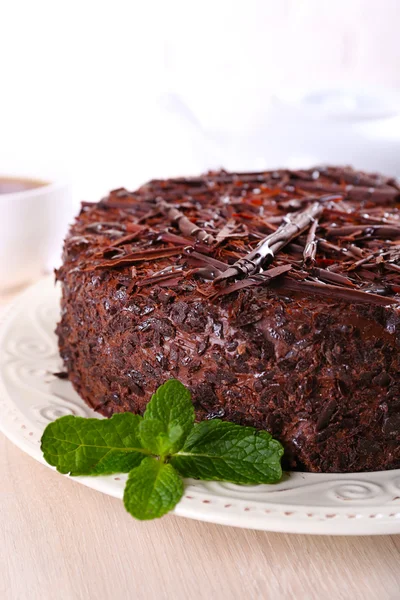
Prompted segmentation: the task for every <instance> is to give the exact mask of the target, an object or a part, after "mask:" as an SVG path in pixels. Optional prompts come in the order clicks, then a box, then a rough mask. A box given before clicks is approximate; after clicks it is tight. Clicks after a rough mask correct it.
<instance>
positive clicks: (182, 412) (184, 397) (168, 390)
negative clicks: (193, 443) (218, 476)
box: [144, 379, 194, 454]
mask: <svg viewBox="0 0 400 600" xmlns="http://www.w3.org/2000/svg"><path fill="white" fill-rule="evenodd" d="M191 398H192V397H191V394H190V391H189V390H188V389H187V388H186V387H185V386H184V385H183V384H182V383H181V382H180V381H178V380H177V379H170V380H169V381H166V382H165V383H164V384H163V385H161V386H160V387H159V388H158V390H157V391H156V392H155V394H153V396H152V397H151V400H150V402H149V403H148V405H147V407H146V410H145V413H144V420H145V421H147V420H150V419H151V420H154V419H155V420H157V421H161V423H163V425H164V434H165V435H166V436H167V438H168V440H169V441H170V447H169V449H168V450H167V452H168V453H169V454H174V453H175V452H178V450H180V449H181V448H182V446H183V444H184V443H185V439H186V438H187V436H188V435H189V433H190V431H191V429H192V427H193V423H194V408H193V404H192V400H191ZM178 426H179V427H180V428H181V433H180V435H177V432H178V429H177V427H178Z"/></svg>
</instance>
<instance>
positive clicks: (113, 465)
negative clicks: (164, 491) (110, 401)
mask: <svg viewBox="0 0 400 600" xmlns="http://www.w3.org/2000/svg"><path fill="white" fill-rule="evenodd" d="M141 421H142V417H140V416H139V415H134V414H132V413H121V414H116V415H114V416H113V417H111V419H85V418H82V417H74V416H72V415H68V416H66V417H61V418H60V419H57V420H56V421H53V423H50V424H49V425H47V427H46V429H45V430H44V433H43V436H42V446H41V448H42V452H43V456H44V458H45V460H46V461H47V462H48V463H49V464H50V465H52V466H53V467H56V468H57V471H59V472H60V473H69V474H70V475H109V474H112V473H128V472H129V471H131V470H132V469H133V468H134V467H137V466H138V465H139V464H140V463H141V461H142V460H143V458H144V457H145V456H146V455H148V454H149V452H148V451H147V450H146V449H144V448H143V446H142V443H141V441H140V438H139V424H140V422H141Z"/></svg>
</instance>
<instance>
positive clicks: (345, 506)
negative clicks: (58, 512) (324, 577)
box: [0, 278, 400, 535]
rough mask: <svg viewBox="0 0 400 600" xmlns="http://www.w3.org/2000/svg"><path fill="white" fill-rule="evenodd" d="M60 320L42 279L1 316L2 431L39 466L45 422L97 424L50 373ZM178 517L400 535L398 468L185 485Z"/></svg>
mask: <svg viewBox="0 0 400 600" xmlns="http://www.w3.org/2000/svg"><path fill="white" fill-rule="evenodd" d="M58 314H59V290H58V288H56V287H55V286H54V283H53V280H52V278H47V279H44V280H42V281H41V282H39V283H38V284H36V285H34V286H33V287H31V288H29V289H28V290H26V291H25V292H24V293H23V294H22V295H21V296H20V297H19V298H18V300H17V301H16V302H15V303H14V305H13V306H12V307H11V308H9V309H8V310H6V311H5V313H3V316H2V323H1V326H0V428H1V430H2V431H3V432H4V433H5V434H6V436H7V437H8V438H9V439H10V440H11V441H13V442H14V443H15V444H16V445H17V446H19V447H20V448H21V449H22V450H24V451H25V452H26V453H27V454H29V455H30V456H32V457H33V458H35V459H36V460H38V461H39V462H42V463H44V461H43V458H42V455H41V452H40V437H41V434H42V432H43V429H44V427H45V426H46V424H47V423H49V422H50V421H52V420H53V419H56V418H57V417H60V416H62V415H67V414H74V415H81V416H87V417H88V416H90V417H96V418H101V417H100V416H99V415H98V414H96V413H95V412H93V411H92V410H91V409H90V408H88V407H87V406H86V405H85V403H84V402H83V401H82V400H81V398H80V397H79V396H78V395H77V394H76V393H75V392H74V390H73V389H72V386H71V384H70V383H69V382H68V381H65V380H60V379H58V378H56V377H54V375H53V373H54V372H57V371H60V370H61V369H62V364H61V360H60V358H59V355H58V351H57V342H56V337H55V334H54V328H55V324H56V322H57V320H58ZM44 464H46V463H44ZM54 477H61V475H58V474H57V473H54ZM125 479H126V476H125V475H119V476H115V477H114V476H109V477H77V478H76V480H77V481H79V482H80V483H83V484H84V485H87V486H89V487H91V488H94V489H96V490H99V491H101V492H104V493H105V494H109V495H110V496H115V497H117V498H122V493H123V488H124V482H125ZM175 514H177V515H180V516H184V517H190V518H193V519H199V520H201V521H210V522H213V523H221V524H224V525H235V526H237V527H247V528H250V529H264V530H266V531H287V532H294V533H318V534H341V535H370V534H384V533H400V470H396V471H381V472H376V473H358V474H354V475H353V474H346V475H340V474H338V475H332V474H330V475H318V474H313V473H291V474H286V475H285V476H284V478H283V480H282V481H281V482H280V483H279V484H276V485H270V486H268V485H258V486H250V487H249V486H236V485H232V484H229V483H215V482H203V481H194V480H187V482H186V488H185V495H184V497H183V499H182V500H181V502H180V503H179V504H178V506H177V507H176V509H175Z"/></svg>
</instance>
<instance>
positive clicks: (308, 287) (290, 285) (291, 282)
mask: <svg viewBox="0 0 400 600" xmlns="http://www.w3.org/2000/svg"><path fill="white" fill-rule="evenodd" d="M277 286H279V287H280V289H285V290H290V291H292V292H300V293H302V294H318V295H320V296H326V297H328V298H330V299H331V300H345V301H346V302H352V303H353V304H359V303H366V304H377V305H379V306H388V305H390V304H398V303H399V300H398V299H396V298H390V297H384V296H378V295H377V294H368V293H366V292H363V291H361V290H353V289H350V290H349V289H348V288H345V287H339V286H336V285H330V284H328V283H319V282H317V281H300V280H296V279H292V278H291V277H283V278H282V279H281V280H280V281H279V282H278V283H277Z"/></svg>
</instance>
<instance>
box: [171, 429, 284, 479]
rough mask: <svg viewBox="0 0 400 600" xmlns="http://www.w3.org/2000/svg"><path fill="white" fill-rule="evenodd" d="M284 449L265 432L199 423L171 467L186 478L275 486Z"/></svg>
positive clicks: (280, 473)
mask: <svg viewBox="0 0 400 600" xmlns="http://www.w3.org/2000/svg"><path fill="white" fill-rule="evenodd" d="M282 455H283V448H282V446H281V444H280V443H279V442H278V441H277V440H274V439H273V438H272V436H271V435H270V434H269V433H268V432H266V431H257V430H256V429H254V428H253V427H243V426H241V425H235V424H234V423H229V422H226V421H219V420H212V421H202V422H201V423H197V424H196V425H195V426H194V427H193V429H192V431H191V433H190V435H189V437H188V438H187V440H186V442H185V445H184V446H183V448H182V450H180V452H178V454H176V455H175V456H173V457H171V461H170V462H171V464H172V465H173V466H174V467H175V469H176V470H177V471H178V472H179V473H180V474H181V475H182V476H183V477H194V478H196V479H204V480H214V481H230V482H232V483H239V484H256V483H276V482H277V481H279V480H280V479H281V477H282V468H281V457H282Z"/></svg>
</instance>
